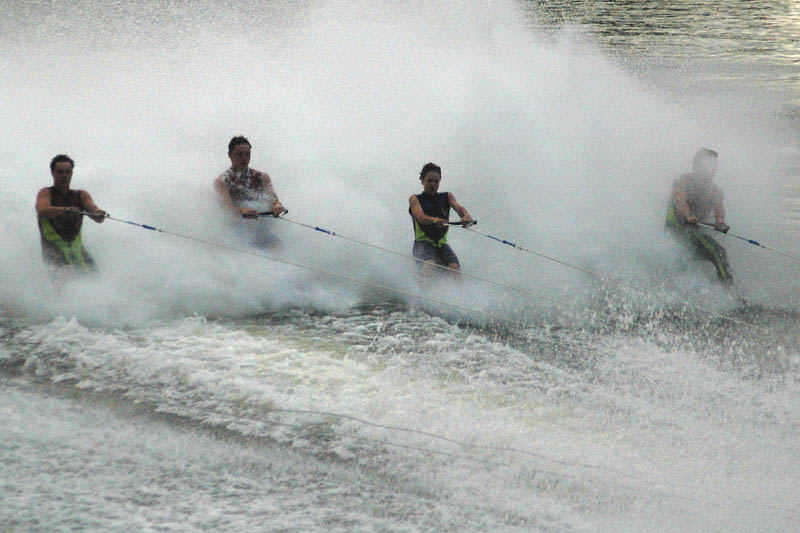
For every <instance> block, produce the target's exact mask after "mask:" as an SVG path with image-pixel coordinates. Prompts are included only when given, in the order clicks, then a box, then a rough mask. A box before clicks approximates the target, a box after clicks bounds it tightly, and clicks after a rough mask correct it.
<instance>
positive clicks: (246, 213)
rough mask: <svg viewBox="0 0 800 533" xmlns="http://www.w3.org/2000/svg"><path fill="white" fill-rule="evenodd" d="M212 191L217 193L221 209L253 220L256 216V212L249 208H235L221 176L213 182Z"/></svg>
mask: <svg viewBox="0 0 800 533" xmlns="http://www.w3.org/2000/svg"><path fill="white" fill-rule="evenodd" d="M214 190H215V191H217V198H218V199H219V202H220V203H221V204H222V207H224V208H225V209H226V210H228V211H230V212H231V213H233V214H234V215H240V216H243V217H252V218H255V217H256V215H257V214H258V211H256V210H255V209H250V208H249V207H236V206H235V205H233V200H231V194H230V193H229V192H228V187H226V186H225V181H224V180H223V179H222V176H220V177H219V178H217V179H216V180H214Z"/></svg>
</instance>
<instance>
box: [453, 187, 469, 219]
mask: <svg viewBox="0 0 800 533" xmlns="http://www.w3.org/2000/svg"><path fill="white" fill-rule="evenodd" d="M447 200H448V201H449V202H450V207H452V208H453V209H455V211H456V213H458V216H460V217H461V222H472V216H471V215H470V214H469V211H467V208H466V207H464V206H463V205H461V204H460V203H458V202H457V201H456V197H455V196H454V195H453V193H451V192H449V193H447Z"/></svg>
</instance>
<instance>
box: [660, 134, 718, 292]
mask: <svg viewBox="0 0 800 533" xmlns="http://www.w3.org/2000/svg"><path fill="white" fill-rule="evenodd" d="M717 158H718V155H717V152H715V151H714V150H710V149H708V148H701V149H699V150H698V151H697V153H696V154H695V156H694V161H693V164H692V172H689V173H687V174H683V175H682V176H681V177H679V178H678V179H677V180H675V182H674V183H673V185H672V197H671V198H670V201H669V207H668V209H667V221H666V227H667V229H669V230H670V231H671V232H672V233H673V234H674V235H676V236H677V237H678V238H679V239H680V240H681V241H683V242H685V243H686V244H688V245H689V246H690V247H691V248H692V249H693V250H694V253H695V254H696V255H697V256H699V257H701V258H703V259H707V260H709V261H711V262H712V263H713V264H714V267H715V268H716V270H717V277H718V278H719V280H720V281H723V282H725V283H730V282H731V281H732V280H733V277H732V275H731V268H730V265H729V264H728V256H727V254H726V253H725V248H723V247H722V246H721V245H720V244H719V243H718V242H717V241H716V240H714V239H713V238H712V237H711V235H709V234H708V232H707V231H705V230H704V229H703V228H701V227H700V226H699V224H703V223H706V222H710V221H709V220H707V219H708V218H709V217H710V215H711V213H712V211H713V213H714V222H713V227H714V229H715V230H717V231H721V232H722V233H727V232H728V229H729V226H728V224H727V223H726V222H725V207H724V205H723V202H722V191H721V190H720V189H719V187H717V186H716V185H715V184H714V183H713V182H712V179H713V178H714V175H715V174H716V171H717Z"/></svg>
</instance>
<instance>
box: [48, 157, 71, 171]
mask: <svg viewBox="0 0 800 533" xmlns="http://www.w3.org/2000/svg"><path fill="white" fill-rule="evenodd" d="M58 163H69V164H70V165H72V168H75V161H73V160H72V158H71V157H70V156H68V155H64V154H58V155H57V156H55V157H54V158H53V159H52V160H51V161H50V170H55V169H56V165H57V164H58Z"/></svg>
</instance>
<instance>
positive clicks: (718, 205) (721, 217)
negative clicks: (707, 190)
mask: <svg viewBox="0 0 800 533" xmlns="http://www.w3.org/2000/svg"><path fill="white" fill-rule="evenodd" d="M712 199H713V202H714V219H715V220H716V221H717V224H719V223H724V222H725V205H724V204H723V203H722V191H720V190H719V189H715V190H714V192H713V194H712Z"/></svg>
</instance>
